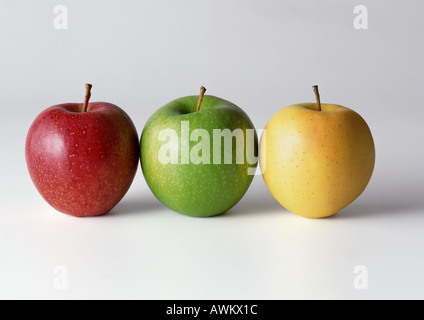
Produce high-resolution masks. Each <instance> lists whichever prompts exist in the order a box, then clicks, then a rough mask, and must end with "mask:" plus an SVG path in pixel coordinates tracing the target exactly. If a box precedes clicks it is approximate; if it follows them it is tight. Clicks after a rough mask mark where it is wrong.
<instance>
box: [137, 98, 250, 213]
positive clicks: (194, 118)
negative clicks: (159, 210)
mask: <svg viewBox="0 0 424 320" xmlns="http://www.w3.org/2000/svg"><path fill="white" fill-rule="evenodd" d="M197 101H198V96H187V97H182V98H179V99H176V100H174V101H171V102H169V103H168V104H166V105H165V106H163V107H161V108H160V109H158V110H157V111H156V112H155V113H154V114H153V115H152V116H151V117H150V119H149V120H148V121H147V123H146V125H145V127H144V129H143V132H142V135H141V143H140V144H141V166H142V170H143V174H144V177H145V180H146V182H147V184H148V186H149V188H150V189H151V191H152V192H153V194H154V195H155V196H156V198H157V199H158V200H159V201H161V202H162V203H163V204H164V205H166V206H167V207H168V208H170V209H172V210H174V211H176V212H179V213H182V214H185V215H188V216H195V217H209V216H216V215H220V214H223V213H225V212H227V211H228V210H229V209H230V208H232V207H233V206H234V205H236V204H237V203H238V202H239V201H240V200H241V198H242V197H243V196H244V194H245V193H246V191H247V190H248V188H249V186H250V184H251V182H252V180H253V177H254V175H251V174H250V175H249V174H248V168H251V169H252V168H253V170H255V168H256V167H257V162H256V163H254V164H249V163H248V161H246V158H245V161H244V163H243V164H237V163H236V162H235V154H236V152H235V148H234V144H233V148H232V153H233V155H232V163H229V164H225V163H222V164H216V163H213V159H212V157H213V156H212V154H213V151H212V149H211V151H210V155H211V159H210V164H205V163H200V164H193V163H192V162H191V161H190V163H189V164H181V161H179V162H178V164H172V163H169V164H163V163H161V162H160V161H159V158H158V153H159V149H160V147H161V144H162V143H161V142H159V141H158V135H159V132H160V131H161V130H163V129H168V128H170V129H173V130H175V132H177V134H178V137H181V122H182V121H189V128H190V130H189V131H190V134H191V132H193V130H195V129H198V128H200V129H205V130H207V131H208V133H209V135H210V137H211V138H212V137H213V129H226V128H228V129H230V130H231V131H233V130H234V129H236V128H240V129H242V130H243V131H244V132H245V130H246V129H253V130H254V126H253V123H252V122H251V120H250V119H249V117H248V115H247V114H246V113H245V112H244V111H243V110H242V109H241V108H239V107H238V106H236V105H235V104H233V103H231V102H229V101H226V100H224V99H221V98H218V97H215V96H210V95H205V96H204V97H203V102H202V105H201V108H200V110H199V111H198V112H196V104H197ZM245 137H246V135H245ZM253 140H254V141H251V142H250V143H252V144H253V146H252V145H250V146H251V147H252V148H253V149H254V152H255V155H257V152H258V141H257V140H258V138H257V135H256V130H255V131H254V139H253ZM196 143H197V142H192V141H191V142H190V150H191V148H192V147H193V145H195V144H196ZM247 143H249V142H247ZM212 145H213V143H212V142H211V148H212ZM246 146H247V144H245V148H246ZM177 148H178V152H179V159H180V157H181V143H179V145H178V146H177ZM221 155H222V154H221ZM245 155H246V153H245Z"/></svg>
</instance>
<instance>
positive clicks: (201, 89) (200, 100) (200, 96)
mask: <svg viewBox="0 0 424 320" xmlns="http://www.w3.org/2000/svg"><path fill="white" fill-rule="evenodd" d="M205 92H206V88H205V87H203V86H201V87H200V95H199V101H197V108H196V112H197V111H199V109H200V105H201V103H202V101H203V96H204V95H205Z"/></svg>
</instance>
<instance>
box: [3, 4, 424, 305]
mask: <svg viewBox="0 0 424 320" xmlns="http://www.w3.org/2000/svg"><path fill="white" fill-rule="evenodd" d="M58 4H63V5H65V6H66V7H67V8H68V18H69V20H68V21H69V26H68V29H67V30H56V29H55V28H54V27H53V20H54V18H55V14H54V13H53V8H54V7H55V6H56V5H58ZM358 4H364V5H366V6H367V7H368V11H369V29H368V30H356V29H354V27H353V20H354V18H355V15H354V13H353V8H354V7H355V6H356V5H358ZM422 12H424V5H423V4H422V3H421V2H420V1H418V0H415V1H412V0H411V1H406V2H405V1H361V2H360V3H358V2H356V1H343V2H341V1H328V0H326V1H294V0H293V1H276V0H275V1H270V0H266V1H263V0H261V1H259V0H255V1H253V0H250V1H241V0H239V1H236V0H233V1H224V0H220V1H194V0H193V1H187V0H184V1H172V0H169V1H163V0H162V1H153V0H151V1H90V2H84V3H83V2H78V3H77V2H75V1H63V2H60V3H58V2H56V1H43V3H42V4H41V3H38V2H37V3H35V2H34V1H11V0H9V1H5V0H1V1H0V38H1V39H2V47H1V50H0V99H1V111H2V116H1V118H0V130H1V134H0V142H1V150H2V153H1V155H2V156H1V166H0V173H1V185H0V188H1V189H0V194H1V202H2V207H1V216H0V298H3V299H15V298H30V299H31V298H37V299H38V298H41V299H98V298H100V299H102V298H108V299H120V298H129V299H198V298H199V299H227V298H231V299H315V298H318V299H340V298H341V299H345V298H347V299H375V298H378V299H379V298H383V299H384V298H399V299H403V298H420V299H422V298H424V293H423V290H422V287H423V285H424V274H423V273H422V270H423V268H424V251H423V250H422V244H423V243H424V232H423V230H424V200H423V195H424V183H423V181H424V174H423V170H422V163H423V158H424V157H423V156H424V153H423V151H422V150H423V149H422V142H423V138H424V130H423V126H422V119H423V116H424V111H423V110H424V108H423V107H422V101H423V99H424V97H423V87H422V85H423V83H422V74H423V71H424V70H423V66H424V65H423V61H422V57H423V55H424V45H423V41H422V32H423V31H424V22H423V20H422ZM86 82H91V83H92V84H93V91H92V101H99V100H103V101H109V102H112V103H116V104H117V105H119V106H121V107H122V108H124V109H125V110H126V111H127V112H128V114H129V115H130V116H131V117H132V119H133V121H134V122H135V124H136V126H137V129H138V131H139V133H141V130H142V128H143V126H144V124H145V122H146V121H147V119H148V117H149V116H150V115H151V114H152V113H153V112H154V111H155V110H156V109H157V108H158V107H160V106H162V105H163V104H165V103H166V102H168V101H170V100H173V99H175V98H177V97H181V96H185V95H190V94H197V92H198V88H199V86H200V85H204V86H206V87H207V89H208V94H213V95H216V96H220V97H222V98H225V99H228V100H230V101H232V102H234V103H236V104H237V105H239V106H240V107H242V108H243V109H244V110H245V111H246V112H247V113H248V114H249V116H250V117H251V119H252V121H253V122H254V124H255V126H256V128H258V129H260V128H263V127H264V125H265V124H266V122H267V121H268V119H269V118H270V117H271V116H272V115H273V114H274V113H275V112H276V111H277V110H279V109H280V108H282V107H284V106H286V105H289V104H292V103H296V102H305V101H313V99H314V98H313V92H312V89H311V86H312V85H313V84H319V86H320V92H321V98H322V101H323V102H332V103H338V104H342V105H345V106H347V107H351V108H353V109H355V110H356V111H357V112H359V113H360V114H361V115H362V116H363V117H364V118H365V119H366V121H367V122H368V124H369V126H370V128H371V130H372V132H373V135H374V138H375V143H376V150H377V160H376V168H375V172H374V175H373V178H372V180H371V182H370V184H369V186H368V188H367V189H366V190H365V192H364V193H363V194H362V195H361V196H360V197H359V198H358V199H357V200H356V201H355V202H354V203H352V204H351V205H350V206H349V207H347V208H346V209H344V210H342V211H341V212H340V213H339V214H337V215H335V216H333V217H331V218H328V219H322V220H308V219H305V218H301V217H298V216H296V215H294V214H292V213H290V212H287V211H286V210H285V209H284V208H282V207H281V206H280V205H279V204H278V203H277V202H276V201H275V200H274V199H273V198H272V196H271V195H270V193H269V192H268V189H267V188H266V186H265V184H264V183H263V180H262V178H261V177H260V176H256V177H255V179H254V182H253V184H252V186H251V188H250V189H249V191H248V193H247V194H246V195H245V197H244V198H243V199H242V200H241V201H240V203H239V204H238V205H237V206H236V207H234V208H233V209H232V210H231V211H230V212H228V213H227V214H225V215H223V216H219V217H214V218H207V219H200V218H191V217H186V216H183V215H181V214H178V213H175V212H172V211H170V210H168V209H167V208H165V207H163V206H162V205H161V204H160V203H159V202H158V201H157V200H156V199H155V198H154V196H153V195H152V193H151V192H150V190H149V189H148V188H147V186H146V184H145V181H144V178H143V176H142V174H141V170H139V171H138V175H137V177H136V180H135V181H134V184H133V185H132V187H131V189H130V191H129V192H128V194H127V195H126V197H125V198H124V199H123V200H122V201H121V203H120V204H119V205H118V206H117V207H116V208H115V209H114V210H113V211H112V212H111V213H110V214H108V215H106V216H103V217H97V218H84V219H78V218H73V217H69V216H66V215H63V214H60V213H58V212H56V211H54V209H52V208H50V207H49V205H48V204H46V203H45V202H44V200H43V199H42V198H41V197H40V196H39V194H38V193H37V191H36V189H35V188H34V186H33V185H32V182H31V180H30V178H29V175H28V173H27V169H26V165H25V159H24V141H25V137H26V133H27V130H28V128H29V126H30V124H31V122H32V121H33V119H34V118H35V117H36V115H37V114H38V113H39V112H41V111H42V110H43V109H45V108H47V107H49V106H50V105H53V104H58V103H64V102H79V101H81V102H82V99H83V94H84V84H85V83H86ZM358 265H363V266H365V267H366V268H367V270H368V289H367V290H358V289H356V288H355V286H354V280H355V277H357V276H358V274H354V268H355V267H356V266H358ZM58 266H59V268H60V266H63V268H65V269H57V268H58ZM58 270H59V271H60V270H62V271H63V270H66V271H67V288H64V289H61V288H60V286H59V287H58V285H57V283H58V282H57V280H58V277H59V276H61V275H62V276H63V275H64V274H63V273H60V272H58ZM55 271H56V273H55ZM62 284H63V283H62Z"/></svg>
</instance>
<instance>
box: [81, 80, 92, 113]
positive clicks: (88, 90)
mask: <svg viewBox="0 0 424 320" xmlns="http://www.w3.org/2000/svg"><path fill="white" fill-rule="evenodd" d="M91 87H92V85H91V84H89V83H87V84H86V85H85V99H84V105H83V106H82V111H83V112H87V108H88V101H89V100H90V97H91Z"/></svg>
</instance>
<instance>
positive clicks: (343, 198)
mask: <svg viewBox="0 0 424 320" xmlns="http://www.w3.org/2000/svg"><path fill="white" fill-rule="evenodd" d="M264 132H265V134H266V137H265V136H264V135H262V137H261V142H260V151H259V158H260V166H261V169H262V176H263V178H264V180H265V183H266V185H267V186H268V189H269V190H270V192H271V194H272V195H273V196H274V197H275V199H277V201H278V202H279V203H280V204H281V205H282V206H284V207H285V208H286V209H288V210H289V211H291V212H294V213H296V214H298V215H300V216H303V217H307V218H323V217H328V216H331V215H333V214H335V213H337V212H338V211H340V210H341V209H342V208H344V207H346V206H347V205H349V204H350V203H351V202H352V201H354V200H355V199H356V198H357V197H358V196H359V195H360V194H361V193H362V192H363V191H364V189H365V188H366V186H367V185H368V182H369V180H370V179H371V176H372V173H373V170H374V163H375V147H374V141H373V137H372V134H371V131H370V129H369V127H368V125H367V123H366V122H365V120H364V119H363V118H362V117H361V116H360V115H359V114H358V113H356V112H355V111H353V110H351V109H349V108H346V107H343V106H340V105H334V104H322V111H318V110H317V105H316V104H314V103H302V104H295V105H291V106H288V107H286V108H283V109H281V110H280V111H278V112H277V113H276V114H275V115H274V116H273V117H272V118H271V119H270V120H269V122H268V123H267V125H266V126H265V131H264ZM263 163H264V164H263Z"/></svg>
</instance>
